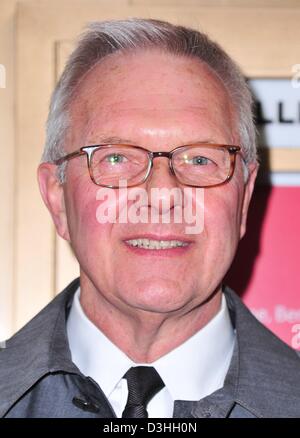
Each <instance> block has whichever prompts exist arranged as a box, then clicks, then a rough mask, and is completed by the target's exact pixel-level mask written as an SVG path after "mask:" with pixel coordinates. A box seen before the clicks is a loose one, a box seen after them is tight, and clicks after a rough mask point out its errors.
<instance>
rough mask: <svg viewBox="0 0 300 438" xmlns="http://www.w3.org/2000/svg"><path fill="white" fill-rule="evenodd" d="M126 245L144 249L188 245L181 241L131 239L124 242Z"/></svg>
mask: <svg viewBox="0 0 300 438" xmlns="http://www.w3.org/2000/svg"><path fill="white" fill-rule="evenodd" d="M126 243H128V244H129V245H131V246H137V247H138V248H144V249H169V248H177V247H182V246H187V245H188V243H186V242H182V241H181V240H150V239H131V240H126Z"/></svg>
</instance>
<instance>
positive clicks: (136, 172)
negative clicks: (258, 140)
mask: <svg viewBox="0 0 300 438" xmlns="http://www.w3.org/2000/svg"><path fill="white" fill-rule="evenodd" d="M240 150H241V148H240V146H233V145H220V144H210V143H209V144H204V143H199V144H192V145H186V146H179V147H177V148H175V149H173V150H172V151H170V152H161V151H159V152H152V151H149V150H148V149H145V148H143V147H141V146H134V145H128V144H99V145H92V146H84V147H82V148H80V149H79V150H77V151H75V152H72V153H70V154H68V155H66V156H64V157H62V158H59V159H58V160H55V161H54V164H56V165H61V164H63V163H64V162H65V161H69V160H71V159H73V158H76V157H80V156H82V155H86V157H87V165H88V169H89V174H90V177H91V180H92V181H93V182H94V183H95V184H97V185H99V186H102V187H109V188H115V189H117V188H119V187H121V185H122V184H123V182H124V180H125V181H126V184H127V187H133V186H137V185H139V184H142V183H144V182H145V181H146V180H147V178H148V177H149V175H150V173H151V169H152V167H153V160H154V159H155V158H158V157H160V158H161V157H165V158H168V160H169V169H170V172H171V173H172V174H173V175H174V176H175V177H176V178H177V180H178V181H179V182H180V183H181V184H183V185H187V186H191V187H216V186H220V185H222V184H225V183H226V182H228V181H229V180H230V178H231V177H232V175H233V173H234V169H235V162H236V154H237V152H239V151H240Z"/></svg>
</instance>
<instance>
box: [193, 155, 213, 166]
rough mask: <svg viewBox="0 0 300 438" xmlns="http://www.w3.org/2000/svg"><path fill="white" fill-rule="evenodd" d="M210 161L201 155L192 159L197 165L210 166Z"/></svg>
mask: <svg viewBox="0 0 300 438" xmlns="http://www.w3.org/2000/svg"><path fill="white" fill-rule="evenodd" d="M209 161H210V160H209V159H208V158H206V157H202V156H200V155H199V156H197V157H193V158H192V163H193V164H197V165H205V164H208V162H209Z"/></svg>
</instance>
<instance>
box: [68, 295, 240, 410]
mask: <svg viewBox="0 0 300 438" xmlns="http://www.w3.org/2000/svg"><path fill="white" fill-rule="evenodd" d="M79 297H80V289H78V290H77V292H76V293H75V296H74V300H73V304H72V307H71V310H70V314H69V317H68V321H67V334H68V340H69V345H70V350H71V355H72V360H73V362H74V363H75V365H76V366H77V367H78V368H79V370H80V371H81V372H82V373H83V374H84V375H86V376H89V377H92V379H94V380H95V381H96V382H97V383H98V385H99V386H100V387H101V389H102V391H103V392H104V394H105V395H106V397H107V398H108V400H109V402H110V404H111V406H112V407H113V409H114V411H115V413H116V415H117V417H121V416H122V412H123V410H124V408H125V405H126V402H127V396H128V388H127V381H126V379H124V378H123V376H124V374H125V373H126V371H127V370H128V369H129V368H131V367H132V366H138V365H144V366H153V367H154V368H155V369H156V370H157V372H158V373H159V375H160V376H161V378H162V380H163V381H164V383H165V387H164V388H163V389H161V390H160V391H159V392H158V393H157V394H156V395H155V396H154V397H153V398H152V400H150V402H149V404H148V407H147V411H148V413H149V418H171V417H172V416H173V408H174V401H175V400H200V399H202V398H203V397H205V396H207V395H209V394H211V393H212V392H214V391H216V390H217V389H219V388H222V386H223V384H224V379H225V376H226V374H227V371H228V368H229V364H230V360H231V357H232V353H233V347H234V338H235V333H234V330H233V327H232V325H231V321H230V317H229V312H228V308H227V305H226V300H225V297H224V295H223V297H222V305H221V309H220V310H219V312H218V313H217V315H216V316H215V317H214V318H213V319H212V320H211V321H210V322H209V323H208V324H207V325H206V326H205V327H203V328H202V329H201V330H199V331H198V332H197V333H196V334H195V335H193V336H192V337H191V338H189V339H188V340H187V341H185V342H184V343H183V344H181V345H180V346H179V347H177V348H175V349H174V350H171V351H170V352H169V353H167V354H165V355H164V356H162V357H160V358H159V359H158V360H156V361H155V362H153V363H151V364H149V363H148V364H143V363H139V364H137V363H135V362H133V361H132V360H131V359H130V358H129V357H128V356H126V354H125V353H123V351H122V350H120V349H119V348H118V347H117V346H116V345H115V344H114V343H113V342H111V341H110V340H109V339H108V338H107V337H106V336H105V335H104V334H103V333H102V332H101V330H99V329H98V328H97V327H96V326H95V325H94V324H93V323H92V322H91V321H90V320H89V319H88V317H87V316H86V315H85V313H84V311H83V309H82V307H81V304H80V301H79Z"/></svg>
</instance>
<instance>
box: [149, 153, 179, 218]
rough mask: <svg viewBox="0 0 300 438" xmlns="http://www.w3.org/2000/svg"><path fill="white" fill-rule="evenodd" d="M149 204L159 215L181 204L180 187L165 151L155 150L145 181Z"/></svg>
mask: <svg viewBox="0 0 300 438" xmlns="http://www.w3.org/2000/svg"><path fill="white" fill-rule="evenodd" d="M146 190H147V192H148V199H149V206H151V208H153V209H155V210H157V213H159V214H160V215H163V214H166V213H168V212H169V211H170V210H173V209H174V208H175V207H176V206H179V205H180V206H181V205H182V189H181V187H180V184H179V183H178V181H177V179H176V176H175V175H174V173H173V171H172V169H171V166H170V165H169V155H168V153H167V152H157V153H155V155H154V157H153V167H152V169H151V172H150V175H149V177H148V179H147V181H146Z"/></svg>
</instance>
